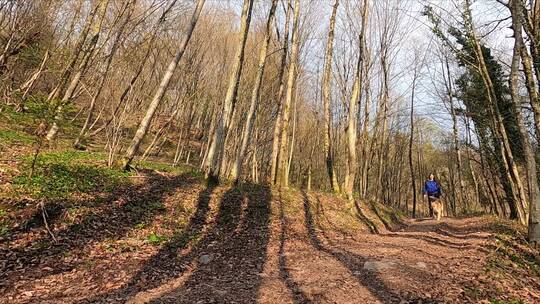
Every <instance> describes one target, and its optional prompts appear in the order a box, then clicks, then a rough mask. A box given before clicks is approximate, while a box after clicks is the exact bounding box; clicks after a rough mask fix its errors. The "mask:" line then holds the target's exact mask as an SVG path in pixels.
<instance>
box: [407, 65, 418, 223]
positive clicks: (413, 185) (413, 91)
mask: <svg viewBox="0 0 540 304" xmlns="http://www.w3.org/2000/svg"><path fill="white" fill-rule="evenodd" d="M417 73H418V71H417V67H416V66H415V67H414V71H413V83H412V91H411V120H410V124H411V133H410V134H409V169H410V171H411V191H412V198H413V201H412V203H413V209H412V217H413V218H415V217H416V204H417V203H416V176H415V174H414V162H413V139H414V93H415V90H416V78H417V75H418V74H417Z"/></svg>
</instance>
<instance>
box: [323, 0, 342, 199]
mask: <svg viewBox="0 0 540 304" xmlns="http://www.w3.org/2000/svg"><path fill="white" fill-rule="evenodd" d="M338 6H339V0H336V1H335V2H334V6H333V8H332V15H331V16H330V26H329V30H328V39H327V41H326V52H325V55H324V70H323V78H322V101H323V108H324V154H325V157H326V170H327V171H328V179H329V181H330V188H331V189H332V191H334V192H339V183H338V181H337V176H336V171H335V169H334V160H333V151H332V114H331V112H332V111H331V109H330V103H331V100H330V99H331V98H330V92H331V78H332V59H333V57H334V30H335V28H336V15H337V10H338Z"/></svg>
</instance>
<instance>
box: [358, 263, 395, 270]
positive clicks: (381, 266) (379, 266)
mask: <svg viewBox="0 0 540 304" xmlns="http://www.w3.org/2000/svg"><path fill="white" fill-rule="evenodd" d="M395 266H396V263H395V262H392V261H365V262H364V269H366V270H372V271H374V270H375V271H377V270H384V269H392V268H394V267H395Z"/></svg>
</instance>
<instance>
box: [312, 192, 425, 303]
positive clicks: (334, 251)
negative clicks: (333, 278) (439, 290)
mask: <svg viewBox="0 0 540 304" xmlns="http://www.w3.org/2000/svg"><path fill="white" fill-rule="evenodd" d="M302 196H303V198H304V224H305V227H306V230H307V233H308V236H309V240H310V243H311V244H312V246H313V247H314V248H316V249H317V250H319V251H321V252H324V253H326V254H328V255H330V256H332V257H333V258H334V259H335V260H336V261H338V262H339V263H341V264H342V265H343V266H344V267H345V268H347V269H348V270H349V272H350V274H351V275H352V276H353V277H354V278H355V279H356V280H357V281H358V283H360V284H361V285H362V286H364V287H365V288H366V289H367V290H369V291H370V293H371V294H372V295H373V296H374V297H375V298H377V299H378V300H379V301H381V302H383V303H400V302H401V301H402V300H403V297H402V296H400V295H399V294H398V293H396V292H395V291H393V290H392V289H391V288H390V287H389V286H388V285H387V284H386V283H385V282H384V281H383V280H382V278H380V276H379V275H378V274H376V273H374V272H371V271H368V270H365V269H364V263H365V262H366V261H368V259H367V258H366V257H364V256H362V255H359V254H356V253H353V252H350V251H347V250H344V249H341V248H335V247H329V246H326V245H324V244H323V243H322V242H321V240H320V239H319V237H318V235H317V232H316V229H315V225H316V223H315V221H314V217H313V213H312V211H311V202H310V200H309V198H308V195H307V193H306V192H304V191H302ZM408 297H409V298H408V299H407V300H408V301H409V302H408V303H417V302H418V303H431V302H433V300H431V299H423V298H420V297H415V296H408ZM430 301H431V302H430Z"/></svg>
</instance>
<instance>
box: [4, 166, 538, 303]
mask: <svg viewBox="0 0 540 304" xmlns="http://www.w3.org/2000/svg"><path fill="white" fill-rule="evenodd" d="M120 179H121V180H122V181H124V182H121V183H118V184H115V186H114V188H113V189H110V192H107V193H106V192H89V193H87V194H84V195H79V196H76V197H70V198H65V199H64V200H63V201H58V200H50V199H49V200H48V199H46V198H45V199H42V200H40V201H43V202H46V204H45V207H44V209H45V211H46V213H47V218H48V221H47V223H48V226H49V227H50V233H49V232H48V231H47V229H46V227H45V226H44V222H43V220H42V212H41V209H40V208H39V207H40V205H39V204H36V201H35V200H33V199H29V198H25V199H24V200H21V199H20V198H18V199H9V198H4V199H3V203H2V205H3V208H8V207H14V206H15V208H12V209H7V210H8V212H7V214H6V215H4V217H6V218H8V219H9V223H10V225H11V226H9V230H8V231H7V232H6V233H4V234H3V236H2V239H1V248H0V260H1V262H0V263H1V264H0V282H1V283H0V294H1V295H2V296H1V298H0V302H2V303H60V302H61V303H123V302H132V303H145V302H152V303H254V302H259V303H309V302H314V303H472V302H481V301H484V302H486V303H537V302H538V301H539V300H540V294H539V290H540V277H539V269H540V268H539V266H538V253H535V252H532V251H531V250H530V249H528V247H526V246H525V245H524V244H523V241H522V239H521V234H520V233H521V232H520V231H519V230H516V229H514V228H510V226H509V224H507V223H500V222H496V221H495V220H494V219H492V218H482V217H478V218H465V219H444V220H443V221H441V222H436V221H433V220H414V221H413V220H407V219H403V220H401V221H400V220H399V219H398V218H397V217H392V216H389V215H390V214H391V212H390V210H387V209H385V208H382V207H381V206H378V208H377V209H374V208H373V206H369V207H368V206H367V205H366V204H362V203H359V204H358V207H359V208H360V210H361V211H362V212H361V213H359V212H358V211H359V210H358V209H356V210H354V209H353V210H350V209H348V208H346V206H347V204H346V203H345V201H344V200H342V199H339V198H336V197H334V196H332V195H330V194H323V193H314V192H313V193H312V192H310V193H306V192H303V191H296V190H290V191H278V190H273V189H270V188H269V187H267V186H264V185H253V184H244V185H241V186H240V187H231V186H228V185H222V186H215V185H206V184H205V183H204V181H203V180H202V179H201V178H200V177H199V176H198V175H196V174H193V173H190V172H188V171H186V172H183V173H179V172H176V173H170V172H164V171H160V170H149V169H148V170H144V171H141V172H138V174H137V175H135V176H129V177H120ZM23 205H25V206H23ZM17 206H18V207H17ZM17 208H18V209H17ZM25 210H26V211H25ZM28 210H33V211H34V213H32V212H29V211H28ZM374 210H376V211H377V212H374ZM5 221H6V222H7V221H8V220H7V219H6V220H5ZM373 232H378V234H376V233H373ZM51 234H52V235H54V237H55V239H56V241H54V240H53V238H52V236H51ZM535 255H536V256H535Z"/></svg>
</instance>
